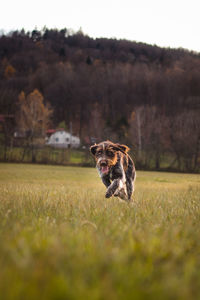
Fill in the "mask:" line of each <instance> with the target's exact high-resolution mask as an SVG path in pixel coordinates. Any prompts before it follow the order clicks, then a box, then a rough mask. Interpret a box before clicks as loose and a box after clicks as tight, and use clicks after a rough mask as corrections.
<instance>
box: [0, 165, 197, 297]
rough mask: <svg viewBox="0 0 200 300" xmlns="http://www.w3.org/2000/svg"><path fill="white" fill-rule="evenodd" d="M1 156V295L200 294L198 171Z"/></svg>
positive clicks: (136, 295)
mask: <svg viewBox="0 0 200 300" xmlns="http://www.w3.org/2000/svg"><path fill="white" fill-rule="evenodd" d="M104 193H105V188H104V186H103V184H102V183H101V181H100V179H99V178H98V175H97V171H96V170H95V169H92V168H77V167H58V166H41V165H20V164H13V165H12V164H0V299H3V300H4V299H5V300H7V299H13V300H23V299H28V300H31V299H63V300H64V299H109V300H110V299H200V175H190V174H175V173H173V174H172V173H158V172H138V173H137V181H136V192H135V195H134V201H133V203H132V204H131V205H128V204H126V203H125V202H121V201H119V200H118V199H116V198H111V199H105V198H104Z"/></svg>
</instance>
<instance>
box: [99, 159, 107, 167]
mask: <svg viewBox="0 0 200 300" xmlns="http://www.w3.org/2000/svg"><path fill="white" fill-rule="evenodd" d="M100 164H101V166H107V164H108V163H107V161H106V160H102V161H101V163H100Z"/></svg>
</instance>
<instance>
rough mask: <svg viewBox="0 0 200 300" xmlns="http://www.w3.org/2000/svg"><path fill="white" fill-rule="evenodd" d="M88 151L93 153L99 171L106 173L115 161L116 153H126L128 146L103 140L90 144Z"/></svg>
mask: <svg viewBox="0 0 200 300" xmlns="http://www.w3.org/2000/svg"><path fill="white" fill-rule="evenodd" d="M90 151H91V153H92V154H93V155H94V157H95V160H96V163H97V167H98V168H99V169H100V171H101V173H102V174H108V173H109V171H110V169H111V167H112V166H114V165H115V164H116V163H117V153H118V152H121V153H123V154H126V153H127V152H128V151H129V148H128V147H127V146H125V145H121V144H114V143H112V142H110V141H105V142H102V143H99V144H95V145H93V146H91V147H90Z"/></svg>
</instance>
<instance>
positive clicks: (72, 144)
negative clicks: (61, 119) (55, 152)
mask: <svg viewBox="0 0 200 300" xmlns="http://www.w3.org/2000/svg"><path fill="white" fill-rule="evenodd" d="M48 133H49V131H48ZM46 145H48V146H52V147H55V148H78V147H80V139H79V138H78V137H77V136H73V135H71V134H70V133H69V132H66V131H65V130H64V129H58V130H56V132H54V133H52V134H51V135H50V137H49V138H48V137H47V141H46Z"/></svg>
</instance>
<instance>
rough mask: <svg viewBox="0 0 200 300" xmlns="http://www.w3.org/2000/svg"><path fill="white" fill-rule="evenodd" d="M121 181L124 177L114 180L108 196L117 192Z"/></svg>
mask: <svg viewBox="0 0 200 300" xmlns="http://www.w3.org/2000/svg"><path fill="white" fill-rule="evenodd" d="M121 182H122V179H120V178H118V179H115V180H113V182H112V183H111V185H110V186H109V187H108V189H107V192H106V198H110V197H111V196H112V195H113V194H114V193H115V191H116V190H117V189H118V188H119V186H120V184H121Z"/></svg>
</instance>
